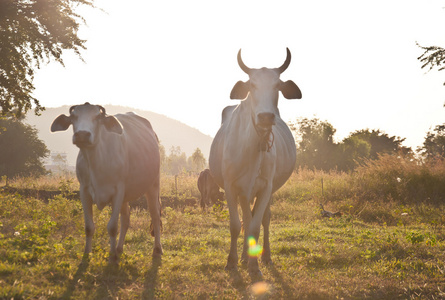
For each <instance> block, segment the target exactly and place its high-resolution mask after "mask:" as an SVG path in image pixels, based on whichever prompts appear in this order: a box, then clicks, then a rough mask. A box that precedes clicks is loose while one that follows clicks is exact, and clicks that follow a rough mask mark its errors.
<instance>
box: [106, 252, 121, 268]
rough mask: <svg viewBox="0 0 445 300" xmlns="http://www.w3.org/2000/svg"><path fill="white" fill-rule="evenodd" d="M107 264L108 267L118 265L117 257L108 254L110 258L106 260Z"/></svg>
mask: <svg viewBox="0 0 445 300" xmlns="http://www.w3.org/2000/svg"><path fill="white" fill-rule="evenodd" d="M108 263H109V264H110V265H118V264H119V256H118V255H117V254H116V253H114V254H110V257H109V258H108Z"/></svg>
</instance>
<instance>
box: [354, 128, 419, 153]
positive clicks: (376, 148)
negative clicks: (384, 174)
mask: <svg viewBox="0 0 445 300" xmlns="http://www.w3.org/2000/svg"><path fill="white" fill-rule="evenodd" d="M351 137H358V138H360V139H362V140H363V141H366V142H368V143H369V145H370V146H371V149H370V151H369V158H370V159H377V158H378V156H379V154H384V153H386V154H394V153H398V152H403V153H404V154H408V153H410V152H411V148H408V147H404V146H402V143H403V141H404V140H405V139H404V138H403V139H402V138H400V137H397V136H391V137H390V136H389V135H388V134H386V133H384V132H382V131H380V130H379V129H377V130H369V129H362V130H357V131H355V132H353V133H351V134H350V135H349V138H351Z"/></svg>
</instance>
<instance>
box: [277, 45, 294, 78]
mask: <svg viewBox="0 0 445 300" xmlns="http://www.w3.org/2000/svg"><path fill="white" fill-rule="evenodd" d="M286 50H287V56H286V60H285V61H284V63H283V65H282V66H281V67H279V68H278V72H280V74H281V73H283V72H284V71H286V69H287V67H289V64H290V59H291V55H290V50H289V48H286Z"/></svg>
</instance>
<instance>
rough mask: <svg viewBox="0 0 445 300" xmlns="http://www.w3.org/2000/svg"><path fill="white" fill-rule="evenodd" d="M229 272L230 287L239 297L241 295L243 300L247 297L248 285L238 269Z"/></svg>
mask: <svg viewBox="0 0 445 300" xmlns="http://www.w3.org/2000/svg"><path fill="white" fill-rule="evenodd" d="M227 272H229V276H230V280H231V284H232V286H233V287H234V288H235V289H236V290H237V291H238V292H239V294H240V295H243V298H246V297H247V296H248V284H246V282H245V281H244V279H243V276H242V275H241V273H240V272H239V271H238V269H233V270H230V271H227Z"/></svg>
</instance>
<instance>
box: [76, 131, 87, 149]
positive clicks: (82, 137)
mask: <svg viewBox="0 0 445 300" xmlns="http://www.w3.org/2000/svg"><path fill="white" fill-rule="evenodd" d="M90 138H91V133H90V132H88V131H78V132H76V133H74V136H73V144H75V145H77V146H82V145H87V144H90V143H91V140H90Z"/></svg>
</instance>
